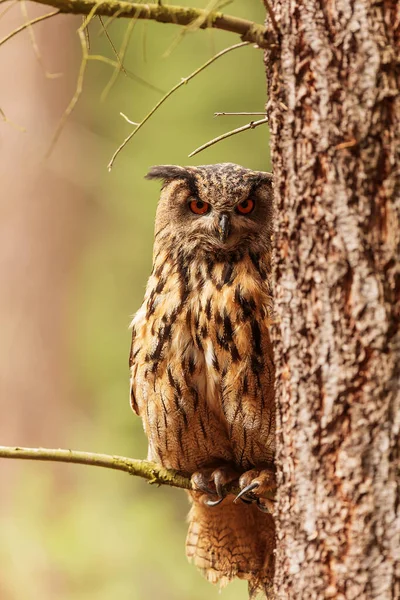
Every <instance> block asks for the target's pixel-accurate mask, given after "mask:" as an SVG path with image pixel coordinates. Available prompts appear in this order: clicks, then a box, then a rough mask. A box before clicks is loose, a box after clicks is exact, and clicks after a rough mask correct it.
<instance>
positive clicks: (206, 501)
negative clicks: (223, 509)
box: [203, 497, 224, 506]
mask: <svg viewBox="0 0 400 600" xmlns="http://www.w3.org/2000/svg"><path fill="white" fill-rule="evenodd" d="M223 500H224V497H222V498H218V500H209V499H208V498H205V499H204V500H203V503H204V504H205V505H206V506H218V504H221V502H222V501H223Z"/></svg>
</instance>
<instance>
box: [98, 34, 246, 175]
mask: <svg viewBox="0 0 400 600" xmlns="http://www.w3.org/2000/svg"><path fill="white" fill-rule="evenodd" d="M248 45H249V42H241V43H240V44H235V45H234V46H229V48H225V49H224V50H221V52H218V54H216V55H215V56H213V57H212V58H210V59H209V60H208V61H207V62H205V63H204V64H203V65H201V67H199V68H198V69H196V70H195V71H193V73H191V74H190V75H189V76H188V77H184V78H182V79H181V80H180V82H179V83H177V84H176V85H174V87H173V88H171V89H170V90H169V92H167V93H166V94H165V96H163V97H162V98H161V100H159V101H158V102H157V104H156V105H155V106H154V107H153V108H152V109H151V111H150V112H149V113H147V115H146V116H145V117H144V119H143V120H142V121H141V122H140V123H139V125H138V126H137V127H136V129H134V130H133V131H132V132H131V133H130V134H129V135H128V137H126V138H125V139H124V141H123V142H122V144H121V145H120V146H119V147H118V148H117V150H116V151H115V152H114V154H113V155H112V157H111V160H110V162H109V163H108V170H109V171H111V169H112V167H113V164H114V161H115V159H116V157H117V156H118V154H119V153H120V152H121V150H122V149H123V148H125V146H126V145H127V143H128V142H130V140H131V139H132V138H133V136H134V135H136V133H137V132H138V131H139V129H141V128H142V127H143V125H144V124H145V123H146V122H147V121H148V120H149V119H150V117H151V116H152V115H153V114H154V113H155V112H156V110H158V109H159V108H160V106H161V105H162V104H164V102H165V101H166V100H167V99H168V98H169V97H170V96H172V94H173V93H174V92H176V90H178V89H179V88H180V87H182V86H183V85H185V84H186V83H188V82H189V81H190V80H191V79H193V77H196V75H198V74H199V73H201V71H203V70H204V69H206V68H207V67H208V66H209V65H211V64H212V63H213V62H214V61H215V60H217V59H218V58H220V57H221V56H224V55H225V54H227V53H228V52H231V50H236V48H243V47H244V46H248Z"/></svg>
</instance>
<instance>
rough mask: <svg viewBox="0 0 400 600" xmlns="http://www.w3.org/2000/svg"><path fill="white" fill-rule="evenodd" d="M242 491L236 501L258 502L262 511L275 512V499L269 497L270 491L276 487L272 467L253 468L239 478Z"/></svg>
mask: <svg viewBox="0 0 400 600" xmlns="http://www.w3.org/2000/svg"><path fill="white" fill-rule="evenodd" d="M239 487H240V488H241V491H240V493H239V494H238V495H237V496H236V498H235V499H234V502H237V501H238V500H242V501H243V502H246V503H248V504H249V503H252V502H256V504H257V507H258V508H259V509H260V510H261V511H262V512H269V513H272V512H273V508H274V501H273V500H271V499H270V498H268V492H273V491H274V490H275V489H276V479H275V472H274V471H272V470H271V469H262V468H260V469H251V470H250V471H246V473H243V475H242V476H241V477H240V479H239Z"/></svg>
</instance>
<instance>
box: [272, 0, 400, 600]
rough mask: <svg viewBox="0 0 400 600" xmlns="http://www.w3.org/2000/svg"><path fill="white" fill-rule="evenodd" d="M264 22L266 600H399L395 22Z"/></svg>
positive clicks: (315, 6)
mask: <svg viewBox="0 0 400 600" xmlns="http://www.w3.org/2000/svg"><path fill="white" fill-rule="evenodd" d="M274 12H275V17H276V19H277V21H278V24H279V27H280V32H281V35H280V43H279V44H278V46H277V48H275V49H273V50H272V51H271V52H267V56H266V68H267V77H268V80H269V103H268V110H269V116H270V125H271V137H272V158H273V171H274V177H275V196H276V263H275V306H276V312H277V318H278V321H279V324H278V325H277V326H276V328H275V331H274V337H275V340H274V342H275V346H276V366H277V372H278V379H277V399H278V453H277V462H278V469H279V491H278V516H277V530H278V542H277V571H276V594H277V597H278V598H280V599H286V598H291V599H300V598H301V599H302V600H306V599H309V598H313V599H320V598H335V599H346V600H351V599H352V598H358V599H359V600H361V599H372V598H373V599H378V598H379V599H380V600H386V599H387V600H389V599H395V598H400V584H399V569H400V564H399V553H400V539H399V538H400V535H399V515H398V513H397V515H396V510H397V511H398V505H399V499H400V495H399V489H398V487H397V486H396V474H395V469H396V467H397V468H398V466H399V462H398V454H399V438H398V432H399V419H400V410H399V400H400V398H399V391H398V384H399V382H398V377H399V337H398V308H399V304H398V303H397V304H396V300H397V301H398V298H399V295H398V292H399V277H398V274H399V272H398V259H399V253H398V244H399V221H398V217H399V204H400V182H399V173H400V171H399V158H400V156H399V152H400V126H399V120H400V95H399V88H400V85H399V82H400V77H399V62H398V61H399V57H400V47H399V36H400V29H399V25H400V8H399V7H398V6H397V2H396V0H385V1H383V0H382V1H375V2H374V1H372V0H329V1H323V0H275V2H274ZM396 286H397V287H396ZM396 294H397V295H396ZM396 309H397V315H396ZM396 379H397V381H396Z"/></svg>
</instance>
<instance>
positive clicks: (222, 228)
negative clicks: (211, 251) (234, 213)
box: [217, 213, 231, 243]
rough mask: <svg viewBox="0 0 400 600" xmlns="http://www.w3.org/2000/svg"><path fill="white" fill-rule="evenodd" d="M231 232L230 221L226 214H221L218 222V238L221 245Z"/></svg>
mask: <svg viewBox="0 0 400 600" xmlns="http://www.w3.org/2000/svg"><path fill="white" fill-rule="evenodd" d="M230 230H231V221H230V217H229V215H228V213H222V214H221V215H220V216H219V220H218V228H217V231H218V237H219V240H220V241H221V242H222V243H225V242H226V240H227V239H228V237H229V233H230Z"/></svg>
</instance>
